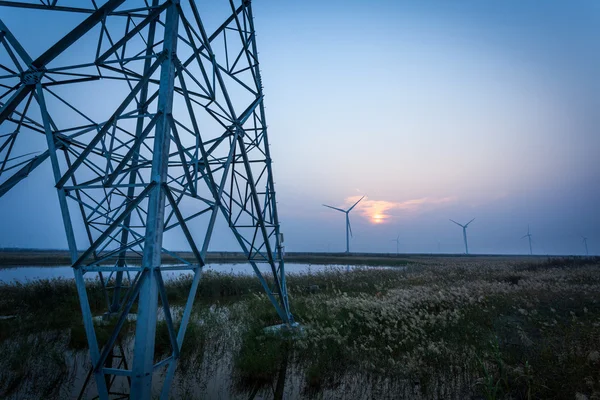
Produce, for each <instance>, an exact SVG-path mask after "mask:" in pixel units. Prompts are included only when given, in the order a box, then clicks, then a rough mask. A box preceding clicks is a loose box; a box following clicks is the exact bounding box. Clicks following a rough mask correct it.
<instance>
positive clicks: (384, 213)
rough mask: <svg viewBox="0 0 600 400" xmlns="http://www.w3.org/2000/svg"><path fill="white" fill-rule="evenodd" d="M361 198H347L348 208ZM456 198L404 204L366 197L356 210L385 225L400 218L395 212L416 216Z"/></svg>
mask: <svg viewBox="0 0 600 400" xmlns="http://www.w3.org/2000/svg"><path fill="white" fill-rule="evenodd" d="M360 197H361V196H350V197H347V198H346V203H345V204H346V205H348V207H350V206H352V204H354V203H356V202H357V201H358V199H360ZM455 200H456V199H455V198H454V197H442V198H432V197H423V198H420V199H411V200H406V201H402V202H395V201H387V200H371V199H369V198H368V197H365V198H364V199H363V201H361V202H360V204H359V205H358V206H356V210H357V211H358V212H359V213H360V214H362V215H363V216H364V217H366V218H368V219H369V221H371V222H372V223H374V224H381V223H385V222H386V221H387V220H388V219H389V218H390V217H394V216H398V215H397V214H396V213H394V211H400V212H402V213H410V214H414V213H416V212H419V211H422V210H424V209H426V208H431V207H432V206H436V205H440V204H446V203H450V202H453V201H455Z"/></svg>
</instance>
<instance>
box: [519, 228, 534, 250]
mask: <svg viewBox="0 0 600 400" xmlns="http://www.w3.org/2000/svg"><path fill="white" fill-rule="evenodd" d="M525 238H528V239H529V255H533V250H532V249H531V233H529V225H527V235H525V236H523V237H522V238H521V239H525Z"/></svg>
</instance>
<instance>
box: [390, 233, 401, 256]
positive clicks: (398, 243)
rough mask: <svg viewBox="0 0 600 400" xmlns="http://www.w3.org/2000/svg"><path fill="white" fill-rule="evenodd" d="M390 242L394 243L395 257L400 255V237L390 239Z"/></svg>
mask: <svg viewBox="0 0 600 400" xmlns="http://www.w3.org/2000/svg"><path fill="white" fill-rule="evenodd" d="M392 242H396V255H398V254H400V250H399V248H400V235H398V237H397V238H396V239H392Z"/></svg>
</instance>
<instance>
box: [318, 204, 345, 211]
mask: <svg viewBox="0 0 600 400" xmlns="http://www.w3.org/2000/svg"><path fill="white" fill-rule="evenodd" d="M323 206H325V207H328V208H331V209H333V210H338V211H341V212H343V213H345V212H346V211H345V210H342V209H341V208H337V207H331V206H328V205H327V204H323Z"/></svg>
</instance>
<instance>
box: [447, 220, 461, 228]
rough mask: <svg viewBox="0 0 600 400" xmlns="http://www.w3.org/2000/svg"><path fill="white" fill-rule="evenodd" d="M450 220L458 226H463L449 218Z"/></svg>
mask: <svg viewBox="0 0 600 400" xmlns="http://www.w3.org/2000/svg"><path fill="white" fill-rule="evenodd" d="M450 221H452V222H454V223H455V224H456V225H458V226H460V227H461V228H464V226H462V225H461V224H459V223H458V222H456V221H455V220H453V219H451V220H450Z"/></svg>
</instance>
